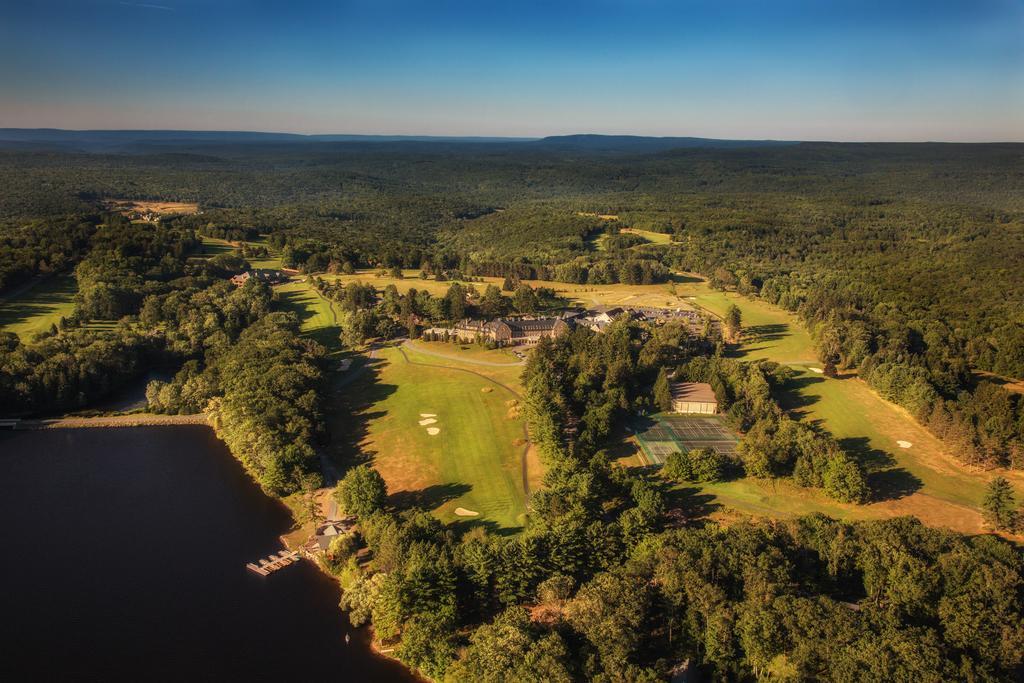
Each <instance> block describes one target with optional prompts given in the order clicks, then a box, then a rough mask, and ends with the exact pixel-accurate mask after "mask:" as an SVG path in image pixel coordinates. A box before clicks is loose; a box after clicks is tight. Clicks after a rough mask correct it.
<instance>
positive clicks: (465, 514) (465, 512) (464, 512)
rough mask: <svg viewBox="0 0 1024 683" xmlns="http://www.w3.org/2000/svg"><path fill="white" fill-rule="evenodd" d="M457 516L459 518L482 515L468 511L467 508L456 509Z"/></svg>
mask: <svg viewBox="0 0 1024 683" xmlns="http://www.w3.org/2000/svg"><path fill="white" fill-rule="evenodd" d="M455 514H456V516H458V517H476V516H478V515H479V514H480V513H479V512H474V511H473V510H467V509H466V508H455Z"/></svg>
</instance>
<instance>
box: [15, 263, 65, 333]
mask: <svg viewBox="0 0 1024 683" xmlns="http://www.w3.org/2000/svg"><path fill="white" fill-rule="evenodd" d="M77 291H78V288H77V286H76V282H75V277H74V276H73V275H55V276H53V277H50V278H47V279H46V280H43V281H42V282H39V283H38V284H36V285H34V286H32V287H29V288H27V289H25V290H24V291H23V292H21V293H20V294H18V295H17V296H14V297H12V298H11V299H4V300H3V301H2V303H0V329H3V330H4V331H6V332H14V333H15V334H16V335H18V336H19V337H20V338H21V339H22V340H26V339H30V338H31V337H32V335H34V334H36V333H38V332H44V331H46V330H48V329H50V326H51V325H55V324H57V322H58V321H59V320H60V319H61V318H62V317H67V316H69V315H71V313H72V312H73V311H74V310H75V293H76V292H77Z"/></svg>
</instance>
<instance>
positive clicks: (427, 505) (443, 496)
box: [388, 483, 473, 510]
mask: <svg viewBox="0 0 1024 683" xmlns="http://www.w3.org/2000/svg"><path fill="white" fill-rule="evenodd" d="M472 488H473V487H472V486H470V485H469V484H456V483H448V484H434V485H433V486H428V487H426V488H424V489H420V490H418V491H398V492H397V493H392V494H391V495H390V496H389V497H388V502H390V503H391V505H393V506H394V507H396V508H398V509H399V510H408V509H409V508H423V509H425V510H434V509H436V508H438V507H440V506H442V505H444V504H445V503H447V502H449V501H452V500H455V499H456V498H458V497H459V496H464V495H466V494H467V493H469V492H470V491H471V490H472Z"/></svg>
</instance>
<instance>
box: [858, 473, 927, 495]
mask: <svg viewBox="0 0 1024 683" xmlns="http://www.w3.org/2000/svg"><path fill="white" fill-rule="evenodd" d="M868 486H869V487H870V488H871V499H872V500H873V501H875V502H882V501H885V500H898V499H900V498H904V497H906V496H909V495H911V494H912V493H916V492H917V491H919V490H921V486H922V483H921V480H920V479H918V478H917V477H916V476H915V475H913V474H911V473H910V472H908V471H907V470H905V469H903V468H902V467H894V468H892V469H888V470H882V471H880V472H871V473H870V474H868Z"/></svg>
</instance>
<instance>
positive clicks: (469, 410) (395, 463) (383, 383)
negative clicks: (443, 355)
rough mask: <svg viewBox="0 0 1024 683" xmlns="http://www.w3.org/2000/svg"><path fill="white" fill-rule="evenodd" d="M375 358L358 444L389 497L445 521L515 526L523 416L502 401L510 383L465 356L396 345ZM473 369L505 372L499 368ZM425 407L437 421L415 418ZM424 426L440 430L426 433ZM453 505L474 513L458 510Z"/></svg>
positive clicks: (509, 396)
mask: <svg viewBox="0 0 1024 683" xmlns="http://www.w3.org/2000/svg"><path fill="white" fill-rule="evenodd" d="M496 357H497V358H499V359H503V358H504V357H503V356H501V355H497V356H496ZM377 362H378V363H379V365H378V366H377V373H378V374H377V377H376V380H375V382H374V383H373V385H372V387H368V388H367V390H368V391H372V392H374V399H375V400H374V401H373V402H372V403H371V404H370V405H369V406H367V408H366V409H365V411H364V413H363V416H364V417H365V418H366V419H367V420H368V423H367V427H366V430H367V431H366V436H365V437H364V439H363V442H362V443H361V444H360V446H361V449H362V450H363V452H364V453H366V454H369V455H370V456H371V457H372V463H373V465H374V467H376V468H377V470H378V471H379V472H380V473H381V475H382V476H383V477H384V479H385V481H386V482H387V484H388V490H389V492H390V493H391V494H392V496H393V501H394V502H395V504H397V505H399V506H401V507H406V506H410V505H419V506H423V507H426V508H427V509H431V510H433V511H434V512H435V514H436V515H438V517H439V518H441V519H442V520H443V521H445V522H454V521H459V520H462V521H467V520H473V521H477V520H479V521H481V522H483V523H485V524H489V525H493V526H494V527H496V529H503V530H512V529H516V528H519V527H521V526H522V525H523V523H524V521H525V514H526V500H525V498H526V496H525V491H524V487H523V479H522V473H523V461H522V458H523V451H524V449H525V441H524V437H525V434H524V426H523V420H522V418H521V417H510V414H509V401H511V400H514V399H515V398H516V397H515V395H514V394H513V393H512V391H510V389H517V387H514V386H511V385H506V386H508V387H509V388H508V389H506V388H503V387H501V386H498V384H496V383H495V381H491V380H489V379H487V378H486V377H481V376H479V375H477V374H474V373H473V372H469V371H467V370H469V369H470V368H471V367H472V366H470V365H468V364H463V365H460V364H457V363H455V362H448V361H444V360H442V359H439V358H434V357H431V356H427V355H425V354H419V353H417V352H415V351H413V350H403V349H400V348H398V347H395V346H389V347H385V348H382V349H379V350H378V351H377ZM438 366H443V367H438ZM472 369H473V370H474V371H475V370H476V368H472ZM480 371H481V374H485V372H488V373H491V374H493V373H504V372H508V373H509V374H510V375H511V370H505V369H503V368H484V367H480ZM503 379H504V378H503ZM497 381H499V382H500V380H497ZM500 383H502V384H504V382H500ZM354 388H355V390H356V391H359V390H360V389H361V386H360V385H356V386H355V387H354ZM424 413H426V414H433V415H435V416H436V417H434V418H433V419H436V420H437V422H436V423H433V424H431V425H420V424H419V423H420V421H422V420H426V419H431V418H426V417H423V416H422V415H423V414H424ZM428 427H433V428H436V429H438V430H440V431H439V433H437V434H436V435H433V436H432V435H430V434H429V433H428V432H427V428H428ZM458 507H462V508H465V509H467V510H472V511H475V512H478V513H480V515H479V517H476V518H467V517H458V516H456V515H455V509H456V508H458Z"/></svg>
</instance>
